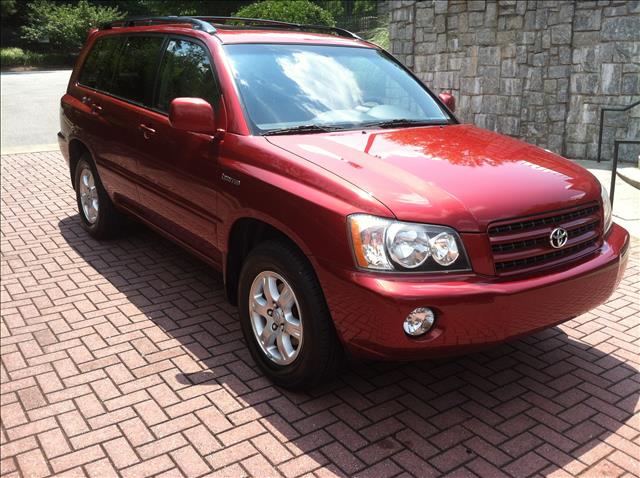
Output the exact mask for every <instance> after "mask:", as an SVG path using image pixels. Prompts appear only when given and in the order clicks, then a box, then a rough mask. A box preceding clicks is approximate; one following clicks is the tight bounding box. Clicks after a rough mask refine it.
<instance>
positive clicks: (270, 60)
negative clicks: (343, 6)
mask: <svg viewBox="0 0 640 478" xmlns="http://www.w3.org/2000/svg"><path fill="white" fill-rule="evenodd" d="M225 50H226V52H227V56H228V58H229V62H230V65H231V68H232V72H233V76H234V79H235V82H236V85H237V88H238V91H239V93H240V97H241V101H242V103H243V105H244V109H245V111H246V114H247V115H248V119H249V121H250V122H251V123H252V126H253V128H254V130H256V131H255V132H257V133H267V134H269V133H274V132H278V131H285V132H286V130H289V129H293V131H292V132H305V131H307V132H313V131H318V130H320V131H322V130H330V129H349V128H359V127H366V126H385V123H386V126H401V125H402V124H404V123H405V122H406V123H407V124H414V123H416V124H444V123H448V122H449V121H450V119H451V118H450V117H449V115H448V114H447V113H445V111H443V109H442V108H441V107H440V105H439V104H438V103H437V102H436V100H434V99H433V98H432V97H431V95H430V94H429V93H428V92H427V91H426V90H425V88H424V87H423V86H422V85H421V84H420V83H419V82H418V81H416V80H415V79H414V78H412V77H411V75H409V74H408V73H407V72H406V71H405V70H404V69H403V68H402V67H401V66H400V65H398V64H397V63H396V62H394V61H393V60H391V59H390V58H388V57H387V55H386V54H384V53H383V52H381V51H380V50H376V49H371V48H358V47H344V46H328V45H290V44H286V45H285V44H279V45H269V44H236V45H226V46H225Z"/></svg>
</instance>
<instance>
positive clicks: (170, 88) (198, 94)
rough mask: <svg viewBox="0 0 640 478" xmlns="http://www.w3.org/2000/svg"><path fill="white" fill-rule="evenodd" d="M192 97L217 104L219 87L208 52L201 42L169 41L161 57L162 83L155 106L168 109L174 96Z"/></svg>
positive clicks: (161, 109)
mask: <svg viewBox="0 0 640 478" xmlns="http://www.w3.org/2000/svg"><path fill="white" fill-rule="evenodd" d="M181 97H192V98H202V99H203V100H206V101H208V102H209V103H211V105H212V106H216V104H217V101H216V99H217V97H218V89H217V86H216V82H215V79H214V76H213V70H212V66H211V62H210V61H209V55H208V54H207V50H206V49H205V47H204V46H203V45H200V44H199V43H195V42H191V41H187V40H181V39H173V40H170V41H169V43H168V45H167V49H166V51H165V53H164V56H163V58H162V65H161V70H160V83H159V85H158V97H157V101H156V104H155V107H156V108H157V109H158V110H160V111H165V112H166V111H169V104H170V103H171V100H173V99H174V98H181Z"/></svg>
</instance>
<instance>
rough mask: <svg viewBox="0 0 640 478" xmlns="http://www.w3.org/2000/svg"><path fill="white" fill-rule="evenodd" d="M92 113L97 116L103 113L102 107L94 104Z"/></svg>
mask: <svg viewBox="0 0 640 478" xmlns="http://www.w3.org/2000/svg"><path fill="white" fill-rule="evenodd" d="M91 112H92V113H93V114H95V115H97V114H100V113H102V106H100V105H97V104H95V103H93V104H92V105H91Z"/></svg>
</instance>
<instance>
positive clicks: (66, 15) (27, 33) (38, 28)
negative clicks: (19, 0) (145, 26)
mask: <svg viewBox="0 0 640 478" xmlns="http://www.w3.org/2000/svg"><path fill="white" fill-rule="evenodd" d="M118 18H122V14H121V13H120V11H119V10H118V9H117V8H113V7H104V6H100V5H91V4H89V2H87V0H80V1H78V3H76V4H59V3H53V2H49V1H46V0H36V1H35V2H32V3H30V4H29V14H28V20H27V25H25V26H23V27H22V38H23V39H25V40H27V41H31V42H39V43H42V42H45V43H48V44H49V45H50V47H51V49H56V50H58V51H63V52H74V51H78V50H79V49H80V48H81V47H82V45H83V43H84V41H85V40H86V38H87V32H88V31H89V29H90V28H92V27H96V26H98V25H99V24H100V23H102V22H106V21H109V20H115V19H118Z"/></svg>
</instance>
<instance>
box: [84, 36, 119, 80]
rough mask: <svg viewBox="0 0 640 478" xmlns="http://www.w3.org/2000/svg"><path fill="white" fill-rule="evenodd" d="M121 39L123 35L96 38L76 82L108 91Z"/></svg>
mask: <svg viewBox="0 0 640 478" xmlns="http://www.w3.org/2000/svg"><path fill="white" fill-rule="evenodd" d="M122 41H123V37H119V36H108V37H103V38H99V39H98V40H96V42H95V43H94V44H93V48H92V49H91V51H90V52H89V55H88V56H87V59H86V60H85V62H84V65H83V66H82V71H81V72H80V77H79V78H78V82H79V83H80V84H81V85H83V86H87V87H89V88H93V89H96V90H101V91H108V90H109V86H110V83H111V79H112V78H113V72H114V71H115V62H116V61H117V58H118V50H119V49H120V46H121V45H122Z"/></svg>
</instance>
